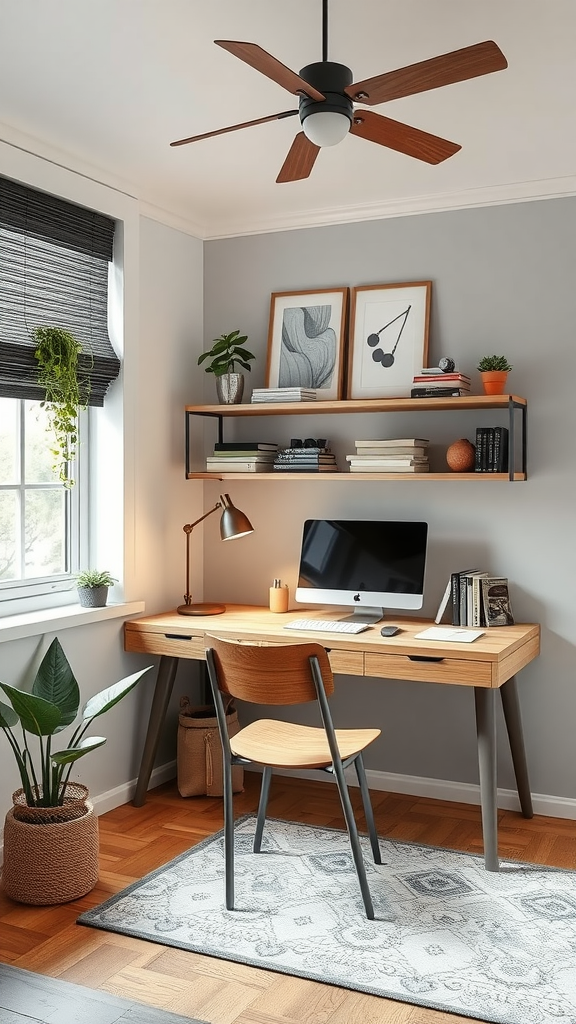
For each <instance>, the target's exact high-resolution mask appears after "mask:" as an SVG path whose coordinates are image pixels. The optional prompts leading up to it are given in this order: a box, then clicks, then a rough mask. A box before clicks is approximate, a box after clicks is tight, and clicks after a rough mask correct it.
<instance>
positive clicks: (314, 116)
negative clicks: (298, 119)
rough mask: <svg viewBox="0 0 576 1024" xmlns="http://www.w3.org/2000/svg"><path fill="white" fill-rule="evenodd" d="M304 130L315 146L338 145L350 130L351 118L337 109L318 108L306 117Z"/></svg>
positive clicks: (303, 125) (303, 124) (303, 123)
mask: <svg viewBox="0 0 576 1024" xmlns="http://www.w3.org/2000/svg"><path fill="white" fill-rule="evenodd" d="M302 130H303V132H304V135H305V136H306V138H307V139H310V142H313V143H314V145H315V146H337V145H338V143H339V142H342V139H344V138H346V136H347V134H348V132H349V131H350V118H349V117H347V116H346V114H340V113H339V112H338V111H336V110H318V111H315V112H314V113H310V114H309V115H308V117H306V118H305V119H304V121H303V122H302Z"/></svg>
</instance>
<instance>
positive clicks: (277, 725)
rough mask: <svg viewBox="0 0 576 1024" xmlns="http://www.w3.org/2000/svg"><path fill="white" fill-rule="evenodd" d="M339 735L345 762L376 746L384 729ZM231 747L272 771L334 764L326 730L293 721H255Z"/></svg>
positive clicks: (346, 731)
mask: <svg viewBox="0 0 576 1024" xmlns="http://www.w3.org/2000/svg"><path fill="white" fill-rule="evenodd" d="M335 734H336V742H337V743H338V749H339V751H340V757H341V758H342V760H343V761H345V760H346V759H347V758H348V757H352V756H353V755H354V754H358V753H359V751H361V750H364V749H365V747H367V746H368V744H370V743H372V742H373V740H375V739H376V738H377V737H378V736H379V735H380V729H336V730H335ZM230 748H231V750H232V753H233V754H236V755H237V756H238V757H245V758H246V759H247V760H249V761H255V762H257V763H259V764H264V765H270V767H271V768H326V767H327V766H328V765H330V764H332V757H331V755H330V747H329V745H328V739H327V736H326V732H325V730H324V729H315V728H313V727H312V726H308V725H295V724H293V723H292V722H280V721H276V720H272V721H271V720H267V719H260V720H259V721H257V722H252V723H251V724H250V725H247V726H246V727H245V728H244V729H241V730H240V732H238V733H236V735H235V736H231V737H230Z"/></svg>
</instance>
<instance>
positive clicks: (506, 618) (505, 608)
mask: <svg viewBox="0 0 576 1024" xmlns="http://www.w3.org/2000/svg"><path fill="white" fill-rule="evenodd" d="M481 587H482V604H483V610H484V617H485V621H486V625H487V626H513V625H514V616H513V615H512V608H511V607H510V594H509V592H508V580H507V579H506V577H502V576H487V577H485V578H484V579H483V580H482V581H481Z"/></svg>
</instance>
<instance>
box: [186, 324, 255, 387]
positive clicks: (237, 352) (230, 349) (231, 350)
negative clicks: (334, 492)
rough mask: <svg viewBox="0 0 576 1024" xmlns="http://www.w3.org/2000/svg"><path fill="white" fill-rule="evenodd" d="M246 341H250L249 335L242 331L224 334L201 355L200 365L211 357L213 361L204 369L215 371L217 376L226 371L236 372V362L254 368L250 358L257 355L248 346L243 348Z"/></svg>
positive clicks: (247, 368) (222, 374)
mask: <svg viewBox="0 0 576 1024" xmlns="http://www.w3.org/2000/svg"><path fill="white" fill-rule="evenodd" d="M245 341H248V336H247V335H246V334H243V335H241V334H240V331H232V333H231V334H223V335H221V337H220V338H215V340H214V344H213V345H212V348H211V349H209V351H208V352H204V353H203V354H202V355H201V356H200V357H199V359H198V366H200V364H201V363H203V362H204V360H205V359H210V360H211V362H210V363H209V365H208V366H205V367H204V369H205V370H206V373H213V374H214V375H215V376H216V377H223V376H224V374H225V373H234V372H235V370H234V367H235V365H236V363H239V364H240V366H242V367H243V369H244V370H252V367H251V366H250V364H249V362H248V360H249V359H255V358H256V357H255V356H254V355H253V354H252V352H249V351H248V349H247V348H243V345H244V342H245Z"/></svg>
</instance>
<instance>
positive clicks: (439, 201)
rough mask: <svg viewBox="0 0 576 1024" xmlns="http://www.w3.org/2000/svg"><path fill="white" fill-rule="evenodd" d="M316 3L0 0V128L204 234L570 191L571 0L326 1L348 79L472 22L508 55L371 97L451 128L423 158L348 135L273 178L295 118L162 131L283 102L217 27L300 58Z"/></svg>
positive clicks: (398, 63) (316, 23)
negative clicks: (496, 67) (472, 71)
mask: <svg viewBox="0 0 576 1024" xmlns="http://www.w3.org/2000/svg"><path fill="white" fill-rule="evenodd" d="M321 10H322V4H321V0H0V137H1V138H3V139H5V140H7V141H12V142H13V141H14V137H15V136H14V132H17V133H18V137H21V135H20V133H23V134H24V135H27V136H31V137H32V138H34V139H35V140H39V141H40V142H41V143H43V144H47V145H49V146H50V147H51V152H52V153H55V152H57V151H59V152H60V153H61V154H63V155H64V154H65V155H66V157H67V158H69V159H68V164H69V165H71V166H90V167H91V168H93V169H95V171H96V175H100V176H101V179H102V180H104V181H108V182H110V181H114V182H116V183H120V184H122V185H123V186H124V187H125V188H126V190H127V191H129V192H130V193H131V194H133V195H135V196H137V197H138V198H139V199H141V200H142V202H143V203H145V204H149V205H150V206H156V207H159V208H161V209H163V210H165V211H168V212H169V213H170V214H171V215H173V216H175V217H176V218H181V219H182V221H183V222H187V224H188V225H189V226H190V227H191V228H193V229H195V230H196V231H197V233H198V234H199V235H201V236H203V237H218V236H221V235H227V234H235V233H245V232H251V231H260V230H271V229H275V228H284V227H290V226H299V225H304V224H317V223H329V222H332V221H335V220H338V221H343V220H350V219H354V220H357V219H364V218H367V217H375V216H382V215H387V214H395V213H402V212H417V211H418V210H427V209H445V208H450V207H453V206H466V205H470V204H476V203H480V204H482V203H486V202H493V201H511V200H512V201H513V200H514V199H523V198H533V197H536V196H540V195H556V194H567V193H569V194H572V193H574V192H576V131H575V128H576V118H575V109H576V108H575V97H576V48H575V43H576V2H575V0H331V2H330V14H329V37H330V43H329V54H328V56H329V59H331V60H335V61H339V62H340V63H343V64H347V65H348V66H349V67H350V68H351V69H352V72H353V76H354V79H355V80H360V79H362V78H367V77H370V76H372V75H376V74H380V73H382V72H384V71H388V70H392V69H394V68H397V67H402V66H404V65H407V64H412V63H415V62H417V61H420V60H425V59H426V58H428V57H433V56H436V55H437V54H440V53H446V52H447V51H450V50H454V49H459V48H460V47H463V46H468V45H471V44H473V43H477V42H481V41H482V40H485V39H493V40H494V41H495V42H496V43H497V44H498V45H499V46H500V48H501V49H502V51H503V52H504V54H505V55H506V57H507V59H508V63H509V67H508V69H507V70H505V71H501V72H497V73H495V74H492V75H487V76H484V77H482V78H477V79H473V80H471V81H469V82H461V83H459V84H456V85H452V86H448V87H446V88H443V89H437V90H433V91H431V92H427V93H422V94H420V95H416V96H410V97H406V98H405V99H402V100H396V101H394V102H391V103H388V104H385V105H381V106H379V107H375V108H372V109H374V110H376V111H377V112H380V113H385V114H386V115H387V116H389V117H392V118H395V119H396V120H400V121H406V122H407V123H408V124H411V125H414V126H415V127H417V128H421V129H423V130H425V131H429V132H432V133H433V134H435V135H440V136H442V137H444V138H446V139H449V140H451V141H454V142H458V143H460V144H461V145H462V150H461V151H460V152H459V153H457V154H456V155H455V156H453V157H451V158H450V159H449V160H447V161H445V162H444V163H442V164H439V165H437V166H430V165H428V164H425V163H422V162H420V161H418V160H414V159H411V158H409V157H407V156H403V155H401V154H399V153H395V152H392V151H391V150H387V149H384V148H382V147H381V146H377V145H374V144H372V143H368V142H366V141H365V140H363V139H359V138H356V137H353V136H351V135H350V136H348V137H347V138H346V139H345V140H344V141H343V142H342V143H341V144H340V145H339V146H335V147H331V148H329V149H324V150H323V151H322V152H321V153H320V154H319V156H318V159H317V161H316V165H315V167H314V169H313V171H312V175H311V176H310V178H308V179H306V180H304V181H298V182H292V183H289V184H282V185H277V184H276V183H275V178H276V175H277V173H278V171H279V169H280V167H281V165H282V163H283V161H284V158H285V155H286V153H287V151H288V149H289V147H290V145H291V142H292V139H293V137H294V134H295V132H296V131H297V130H298V120H297V118H287V119H285V120H282V121H273V122H270V123H268V124H264V125H259V126H257V127H253V128H248V129H244V130H242V131H238V132H235V133H232V134H227V135H223V136H219V137H217V138H212V139H208V140H204V141H202V142H198V143H194V144H191V145H189V146H183V147H179V148H170V146H169V143H170V142H171V141H172V140H175V139H179V138H182V137H186V136H189V135H193V134H197V133H201V132H205V131H210V130H212V129H215V128H220V127H224V126H225V125H230V124H235V123H237V122H240V121H245V120H250V119H253V118H258V117H263V116H265V115H268V114H273V113H276V112H278V111H281V110H286V109H289V108H291V107H292V106H296V105H297V103H294V97H291V95H290V94H289V93H287V92H285V91H284V90H283V89H282V88H281V87H280V86H278V85H276V84H275V83H274V82H272V81H270V80H268V79H267V78H265V77H264V76H262V75H261V74H259V73H258V72H257V71H255V70H253V69H252V68H251V67H249V66H248V65H246V64H244V63H242V62H241V61H239V60H237V59H236V58H234V57H233V56H232V55H231V54H229V53H228V52H226V51H224V50H222V49H221V48H220V47H217V46H215V45H214V42H213V40H214V39H218V38H224V39H237V40H247V41H250V42H256V43H258V44H259V45H260V46H262V47H263V48H264V49H266V50H268V51H269V52H270V53H272V54H273V55H274V56H275V57H277V58H278V59H279V60H281V61H282V62H283V63H284V64H287V65H288V66H289V67H291V68H293V69H294V70H295V71H299V70H300V68H301V67H303V66H304V65H306V64H309V63H311V62H313V61H316V60H320V59H321ZM2 126H4V127H2ZM22 137H23V136H22Z"/></svg>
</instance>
